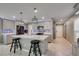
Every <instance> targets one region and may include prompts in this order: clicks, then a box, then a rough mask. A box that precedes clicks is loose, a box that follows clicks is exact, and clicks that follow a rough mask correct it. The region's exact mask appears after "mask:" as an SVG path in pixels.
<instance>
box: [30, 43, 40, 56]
mask: <svg viewBox="0 0 79 59" xmlns="http://www.w3.org/2000/svg"><path fill="white" fill-rule="evenodd" d="M32 49H33V51H32V52H33V54H34V55H35V56H37V55H38V54H37V52H39V54H40V56H41V50H40V47H39V44H31V47H30V50H29V54H28V56H30V54H31V50H32ZM37 49H38V50H37Z"/></svg>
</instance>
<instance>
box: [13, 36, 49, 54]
mask: <svg viewBox="0 0 79 59" xmlns="http://www.w3.org/2000/svg"><path fill="white" fill-rule="evenodd" d="M12 38H21V40H20V42H21V45H22V50H24V51H26V52H29V50H30V45H31V43H30V42H31V40H40V41H41V42H40V49H41V52H42V54H43V55H44V54H46V52H47V51H48V39H49V36H48V35H12Z"/></svg>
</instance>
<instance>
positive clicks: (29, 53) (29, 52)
mask: <svg viewBox="0 0 79 59" xmlns="http://www.w3.org/2000/svg"><path fill="white" fill-rule="evenodd" d="M31 49H32V44H31V47H30V50H29V54H28V56H30V53H31Z"/></svg>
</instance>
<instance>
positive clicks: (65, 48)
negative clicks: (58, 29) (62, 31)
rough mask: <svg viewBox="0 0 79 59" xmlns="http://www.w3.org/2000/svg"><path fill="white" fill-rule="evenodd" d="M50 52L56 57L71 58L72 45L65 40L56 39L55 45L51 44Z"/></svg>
mask: <svg viewBox="0 0 79 59" xmlns="http://www.w3.org/2000/svg"><path fill="white" fill-rule="evenodd" d="M49 50H50V51H52V52H53V53H55V56H71V55H72V45H71V44H70V43H69V42H68V41H67V40H66V39H64V38H56V39H55V40H54V42H53V43H49Z"/></svg>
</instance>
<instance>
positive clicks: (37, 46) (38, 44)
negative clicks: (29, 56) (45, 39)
mask: <svg viewBox="0 0 79 59" xmlns="http://www.w3.org/2000/svg"><path fill="white" fill-rule="evenodd" d="M37 45H38V46H37V47H38V51H39V54H40V56H41V50H40V47H39V44H37Z"/></svg>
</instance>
